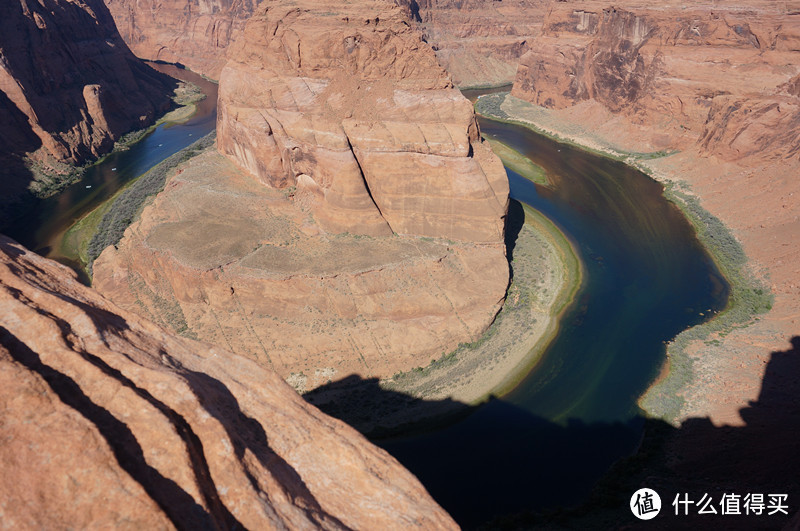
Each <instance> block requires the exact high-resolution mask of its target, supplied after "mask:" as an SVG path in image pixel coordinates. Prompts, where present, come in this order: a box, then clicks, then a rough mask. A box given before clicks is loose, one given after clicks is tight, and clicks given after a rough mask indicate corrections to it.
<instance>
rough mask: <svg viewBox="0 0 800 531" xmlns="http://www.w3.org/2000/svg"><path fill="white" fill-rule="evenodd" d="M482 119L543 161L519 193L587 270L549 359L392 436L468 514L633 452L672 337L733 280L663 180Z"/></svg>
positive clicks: (567, 485) (573, 490)
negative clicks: (409, 434) (499, 393)
mask: <svg viewBox="0 0 800 531" xmlns="http://www.w3.org/2000/svg"><path fill="white" fill-rule="evenodd" d="M481 130H482V131H483V133H485V134H487V135H488V136H491V137H494V138H497V139H498V140H501V141H502V142H504V143H506V144H508V145H510V146H512V147H513V148H515V149H517V150H518V151H520V152H521V153H523V154H525V155H526V156H528V157H529V158H530V159H531V160H533V161H534V162H536V163H537V164H539V165H540V166H542V167H543V168H545V170H546V171H547V173H548V177H549V178H550V179H551V181H552V183H553V184H552V187H548V188H545V187H541V186H538V185H534V184H533V183H531V182H530V181H528V180H526V179H524V178H523V177H521V176H519V175H517V174H515V173H514V172H512V171H508V176H509V181H510V185H511V196H512V197H513V198H514V199H516V200H518V201H520V202H523V203H526V204H528V205H530V206H532V207H534V208H535V209H537V210H539V211H540V212H542V213H544V214H545V215H546V216H547V217H548V218H549V219H551V220H552V221H554V222H555V223H556V224H557V225H558V226H559V227H560V228H561V230H562V231H563V232H564V233H565V234H566V235H567V236H568V237H569V238H570V239H571V240H572V241H573V242H575V246H576V248H577V250H578V252H579V254H580V257H581V260H582V262H583V264H584V272H585V278H584V283H583V285H582V287H581V289H580V291H579V293H578V295H577V298H576V301H575V303H574V304H573V305H572V306H571V307H570V309H568V311H567V313H566V314H565V317H564V319H563V321H562V323H561V329H560V331H559V333H558V335H557V337H556V339H555V340H554V342H553V343H552V344H551V346H550V347H549V348H548V350H547V351H546V353H545V355H544V357H543V358H542V360H541V362H540V363H539V364H538V365H537V366H536V367H535V368H534V370H533V371H532V372H531V373H530V374H529V375H528V376H527V378H525V380H524V381H522V383H520V384H519V386H518V387H517V388H516V389H514V390H513V391H512V392H511V393H510V394H508V395H507V396H504V397H502V398H501V399H496V400H493V401H491V402H489V403H488V404H486V405H484V406H481V407H479V408H478V409H477V410H476V411H475V412H474V413H473V414H471V415H470V416H469V417H467V418H466V419H465V420H462V421H460V422H458V423H456V424H454V425H451V426H449V427H447V428H445V429H442V430H440V431H438V432H434V433H428V434H426V435H424V436H420V437H415V438H411V439H406V440H392V441H385V442H380V441H379V444H381V446H383V447H384V448H385V449H387V450H388V451H389V452H390V453H392V454H393V455H394V456H395V457H397V458H398V459H399V460H400V461H401V462H402V463H403V464H404V465H405V466H406V467H407V468H409V469H410V470H411V471H412V472H413V473H414V474H416V475H417V476H418V477H419V478H420V480H422V482H423V483H424V484H425V486H426V487H427V488H428V490H429V492H430V493H431V494H432V495H433V496H434V498H436V500H437V501H438V502H439V503H441V504H442V506H443V507H444V508H445V509H446V510H447V511H448V512H450V513H451V514H452V515H453V516H454V518H456V520H457V521H458V522H459V523H461V524H462V525H466V526H472V525H475V524H478V523H481V522H485V521H487V520H489V519H491V518H492V517H494V516H497V515H503V514H511V513H518V512H521V511H526V510H537V509H547V508H552V507H557V506H571V505H576V504H579V503H580V502H581V501H582V500H583V499H585V497H586V496H587V495H588V493H589V491H590V489H591V487H592V486H593V485H594V483H595V482H596V481H597V480H598V479H599V478H600V477H601V476H602V475H603V474H604V473H605V472H606V471H607V470H608V468H609V466H610V465H611V464H612V463H613V462H614V461H616V460H617V459H619V458H620V457H623V456H625V455H630V454H631V453H632V452H634V451H635V449H636V447H637V445H638V443H639V441H640V440H641V437H642V429H643V424H644V421H643V417H642V416H641V412H640V410H639V408H638V407H637V399H638V398H639V397H640V396H641V394H642V393H643V392H644V391H645V390H646V389H647V387H648V386H649V384H650V383H651V382H652V381H653V379H654V378H655V377H656V375H657V372H658V370H659V368H660V366H661V364H662V361H663V359H664V356H665V346H664V342H665V341H669V340H670V339H672V338H674V337H675V336H676V335H677V334H678V333H679V332H681V331H682V330H684V329H686V328H688V327H690V326H692V325H695V324H698V323H700V322H702V321H703V320H705V319H707V318H708V317H709V316H710V315H711V314H712V313H713V312H715V311H719V310H721V309H722V308H724V306H725V303H726V301H727V297H728V286H727V283H726V282H725V280H724V278H723V277H722V276H721V275H720V273H719V272H718V270H717V269H716V267H715V266H714V264H713V262H712V261H711V259H710V258H709V256H708V255H707V254H706V252H705V251H704V249H703V248H702V247H701V246H700V244H699V242H698V241H697V239H696V237H695V234H694V231H693V229H692V227H691V226H690V225H689V223H688V222H687V221H686V219H685V218H684V217H683V215H682V214H681V213H680V211H678V209H677V208H676V207H675V206H674V205H672V204H671V203H669V202H668V201H666V199H665V198H664V197H663V195H662V187H661V186H660V185H659V184H658V183H656V182H655V181H653V180H652V179H650V178H648V177H647V176H645V175H644V174H642V173H640V172H638V171H636V170H634V169H632V168H630V167H628V166H625V165H624V164H621V163H618V162H615V161H612V160H609V159H604V158H601V157H598V156H595V155H592V154H589V153H586V152H583V151H580V150H577V149H574V148H571V147H569V146H567V145H563V144H559V143H556V142H554V141H552V140H550V139H548V138H546V137H543V136H541V135H538V134H536V133H533V132H532V131H530V130H528V129H526V128H523V127H519V126H514V125H507V124H503V123H499V122H493V121H490V120H483V119H482V120H481Z"/></svg>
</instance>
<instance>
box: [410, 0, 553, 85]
mask: <svg viewBox="0 0 800 531" xmlns="http://www.w3.org/2000/svg"><path fill="white" fill-rule="evenodd" d="M395 2H396V3H397V4H398V5H401V6H403V7H404V9H406V11H407V13H408V16H409V18H410V19H412V20H414V21H415V22H416V23H417V24H418V27H419V28H420V29H421V30H422V32H423V33H424V36H425V40H426V41H427V42H429V43H430V44H431V45H432V46H433V48H434V50H436V57H437V59H438V60H439V63H440V64H441V65H442V66H443V67H444V68H446V69H447V71H448V72H450V75H452V76H453V81H454V82H455V83H456V84H457V85H458V86H478V85H481V86H484V85H502V84H508V83H511V82H512V81H513V80H514V76H515V74H516V71H517V65H518V63H519V59H520V57H521V56H522V55H523V54H524V53H525V52H526V51H527V50H528V46H529V44H530V43H531V42H532V41H533V39H535V38H536V36H537V35H538V34H539V32H540V30H541V26H542V20H543V19H544V15H545V11H546V9H547V4H548V2H547V1H546V0H504V1H502V2H498V1H496V0H419V1H418V0H395Z"/></svg>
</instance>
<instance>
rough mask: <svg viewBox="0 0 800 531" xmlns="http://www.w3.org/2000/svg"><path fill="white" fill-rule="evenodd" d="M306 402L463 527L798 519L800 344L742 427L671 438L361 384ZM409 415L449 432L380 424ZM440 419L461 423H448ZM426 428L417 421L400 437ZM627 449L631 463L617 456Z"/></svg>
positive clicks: (769, 370) (678, 432)
mask: <svg viewBox="0 0 800 531" xmlns="http://www.w3.org/2000/svg"><path fill="white" fill-rule="evenodd" d="M332 392H333V393H334V394H331V393H332ZM326 396H327V397H328V398H331V400H330V401H327V402H326V400H324V399H323V398H324V397H326ZM305 397H306V399H307V400H308V401H309V402H311V403H313V404H315V405H317V406H318V407H320V409H322V410H323V411H324V412H326V413H328V414H329V415H332V416H335V417H337V418H339V419H341V420H343V421H345V422H347V423H349V424H351V425H353V426H355V427H356V428H357V429H361V430H362V431H366V432H367V433H368V435H369V436H371V437H372V438H373V440H374V442H376V443H377V444H378V445H380V446H382V447H384V448H385V449H387V450H388V451H389V452H390V453H392V454H393V455H394V456H395V457H396V458H397V459H398V460H399V461H400V462H401V463H403V464H404V465H405V466H406V467H407V468H409V469H410V470H411V471H412V472H413V473H414V474H416V475H417V477H419V478H420V479H421V480H422V482H423V483H424V484H425V486H426V488H427V489H428V491H429V492H430V493H431V494H432V495H433V496H434V498H436V500H437V501H438V502H439V503H440V504H442V506H443V507H444V508H445V509H446V510H448V511H449V512H450V513H451V514H452V515H453V517H454V518H456V520H457V521H458V522H459V523H460V524H461V525H462V526H464V527H466V528H478V527H483V528H486V529H529V528H542V527H544V528H576V529H577V528H580V529H587V528H589V529H600V528H603V529H608V528H619V527H625V528H638V527H642V528H644V527H645V526H646V527H648V528H650V529H653V528H656V529H683V528H685V529H694V528H697V527H698V526H702V525H711V526H713V527H714V528H726V529H780V528H782V527H783V526H784V525H786V524H787V523H788V522H789V519H790V516H793V515H794V514H795V513H797V512H798V509H800V336H795V337H794V338H792V340H791V347H790V348H788V349H787V350H785V351H776V352H772V354H771V357H770V360H769V364H768V365H767V367H766V371H765V374H764V378H763V382H762V388H761V392H760V395H759V398H758V400H757V401H755V402H751V403H750V404H749V405H748V406H747V407H745V408H742V409H741V417H742V420H743V421H744V425H743V426H721V427H717V426H714V425H713V424H712V423H711V422H710V421H709V419H707V418H690V419H687V420H686V421H684V422H683V423H682V424H681V425H680V426H679V427H677V428H676V427H673V426H671V425H670V424H667V423H665V422H663V421H660V420H654V419H645V418H642V417H637V418H635V419H633V420H632V421H631V422H629V423H626V424H622V423H611V424H608V423H592V424H587V423H584V422H581V421H579V420H571V421H568V422H567V423H566V425H560V424H555V423H552V422H550V421H548V420H546V419H543V418H539V417H536V416H534V415H532V414H530V413H528V412H527V411H525V410H523V409H521V408H519V407H518V406H516V405H514V404H511V403H508V402H505V401H504V400H502V399H498V398H492V399H490V400H489V402H488V403H486V404H483V405H480V406H468V405H465V404H460V403H458V402H454V401H451V400H444V401H425V400H421V399H417V398H414V397H410V396H408V395H405V394H403V393H398V392H396V391H391V390H385V389H382V388H381V386H380V385H379V384H378V382H377V380H375V379H367V380H362V379H360V378H358V377H357V376H350V377H348V378H345V379H344V380H342V381H339V382H332V383H330V384H328V385H327V386H324V387H323V388H320V389H318V390H316V391H314V392H311V393H307V394H306V395H305ZM407 408H410V412H411V414H410V416H411V418H415V419H424V418H428V417H430V416H431V415H432V416H433V417H434V418H438V420H436V421H435V422H436V423H438V424H439V425H440V426H441V425H448V426H447V427H446V428H444V429H441V430H439V431H429V433H426V434H425V435H424V437H420V436H416V437H414V436H412V437H408V436H407V435H406V434H404V435H403V437H402V438H399V437H394V438H392V437H391V435H392V434H393V433H395V434H396V432H393V431H392V430H391V429H390V426H388V425H382V424H387V423H391V422H392V419H393V418H396V417H394V415H396V414H397V412H402V411H403V410H405V409H407ZM446 414H451V415H456V416H457V417H458V418H460V419H462V420H463V422H459V423H456V424H454V423H452V422H451V419H447V420H444V419H443V418H442V415H446ZM642 426H643V428H644V430H643V433H644V435H643V436H642ZM365 427H368V428H371V429H365ZM430 428H431V425H430V423H428V424H427V425H426V423H425V422H424V421H423V422H422V423H421V424H420V423H417V424H412V425H410V426H409V425H406V426H404V427H403V429H404V430H409V429H410V431H411V432H416V433H419V431H420V430H426V429H427V430H430ZM620 442H622V444H620ZM626 445H627V447H628V448H629V451H628V452H627V455H628V456H627V457H626V456H625V455H620V454H619V452H620V450H619V449H620V447H621V446H622V447H625V446H626ZM636 448H638V451H636V453H635V454H633V455H630V454H631V453H632V451H633V450H634V449H636ZM553 456H557V457H556V458H554V457H553ZM597 478H600V480H599V481H598V480H597ZM640 487H649V488H652V489H655V490H656V491H657V492H658V493H659V494H660V496H661V500H662V509H661V513H660V514H659V515H658V517H656V518H655V519H654V520H651V521H646V522H645V521H639V520H637V519H636V518H634V516H633V514H632V512H631V511H630V509H629V505H628V504H629V503H630V498H631V495H632V494H633V492H634V491H636V490H637V489H638V488H640ZM726 493H727V494H737V495H740V496H741V499H740V500H739V502H740V511H741V513H742V514H741V515H734V514H726V515H723V514H721V513H722V506H721V501H722V495H723V494H726ZM677 494H680V495H681V499H685V498H684V494H686V495H688V499H690V500H693V501H695V502H699V501H700V500H701V499H702V498H703V496H704V495H706V494H707V495H708V496H709V497H710V498H711V499H712V500H713V503H712V506H713V507H714V508H715V509H716V511H717V514H716V515H713V514H711V515H707V514H704V515H699V514H697V512H698V510H699V507H698V506H694V505H693V506H690V508H689V516H684V515H683V514H681V515H680V516H675V508H674V507H673V505H672V503H673V501H674V499H675V496H676V495H677ZM747 494H763V495H764V501H765V505H768V506H769V504H770V503H769V502H770V497H769V495H770V494H786V495H788V500H787V501H786V502H785V503H783V505H788V510H787V512H788V513H789V515H785V514H782V513H780V512H779V513H776V514H773V515H767V513H768V512H770V511H774V507H773V508H769V507H767V508H765V510H764V514H762V515H761V516H753V515H750V516H747V515H745V507H744V497H745V495H747ZM773 505H774V504H773ZM681 510H682V511H683V509H681Z"/></svg>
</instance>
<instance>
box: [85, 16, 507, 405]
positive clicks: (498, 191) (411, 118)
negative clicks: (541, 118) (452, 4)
mask: <svg viewBox="0 0 800 531" xmlns="http://www.w3.org/2000/svg"><path fill="white" fill-rule="evenodd" d="M229 54H230V57H231V59H230V61H229V63H228V65H227V66H226V67H225V69H224V70H223V72H222V76H221V80H220V93H219V114H218V122H217V124H218V125H217V127H218V132H217V138H218V149H219V151H221V152H222V153H224V154H226V155H228V157H230V160H228V159H225V158H224V157H222V156H220V155H218V154H214V153H206V154H205V155H203V156H201V157H198V158H197V159H195V160H192V161H190V162H189V163H188V164H187V165H185V167H183V168H181V169H180V170H179V172H178V173H177V174H176V175H174V176H173V177H172V178H171V179H170V180H169V181H168V183H167V187H166V190H165V191H164V192H162V193H161V194H160V195H159V196H158V197H157V199H156V200H155V201H154V202H153V204H152V205H151V206H150V207H148V208H146V209H145V210H144V211H143V213H142V216H141V220H140V221H139V222H137V223H135V224H134V225H133V226H132V227H131V228H130V229H129V230H128V231H127V232H126V236H125V238H123V240H122V241H121V242H120V244H119V245H118V246H116V248H107V249H106V250H105V251H104V252H103V254H102V255H101V256H100V257H99V258H98V260H97V261H96V262H95V265H94V285H95V286H96V287H97V289H98V290H99V291H100V292H101V293H103V294H105V295H107V296H108V297H110V298H111V299H112V300H114V301H115V302H117V303H118V304H120V305H121V306H123V307H125V308H127V309H130V310H132V311H136V312H139V313H141V314H144V315H147V316H150V317H152V318H153V319H156V320H157V321H159V322H161V323H162V324H164V325H165V326H168V327H171V328H172V329H173V330H175V331H178V332H182V333H185V334H194V335H196V336H197V337H199V338H201V339H204V340H206V341H210V342H213V343H215V344H218V345H224V346H227V347H228V348H230V349H232V350H233V351H235V352H236V353H238V354H241V355H243V356H246V357H250V358H253V359H255V360H257V361H258V362H259V363H261V364H262V365H265V366H268V367H271V368H274V369H275V370H276V371H278V373H279V374H280V375H281V376H283V377H285V378H287V379H289V380H290V381H291V382H292V383H293V385H295V387H296V388H297V389H299V390H307V389H311V388H314V387H317V386H319V385H323V384H325V383H328V382H329V381H331V380H339V379H342V378H344V377H346V376H348V375H350V374H358V375H360V376H363V377H382V378H383V377H390V376H392V375H393V374H395V373H396V372H398V371H408V370H410V369H413V368H415V367H418V366H425V365H427V364H428V363H430V362H431V360H433V359H437V358H439V357H440V356H441V355H442V354H443V353H446V352H449V351H451V350H453V349H454V348H456V347H457V346H458V345H459V343H462V342H470V341H474V340H475V339H477V338H478V337H479V336H480V335H481V334H482V333H483V332H484V331H485V330H486V328H487V327H488V326H489V324H491V322H492V321H493V319H494V316H495V315H496V314H497V312H498V311H499V309H500V307H501V305H502V301H503V299H504V297H505V290H506V288H507V286H508V263H507V261H506V259H505V245H504V218H505V214H506V209H507V205H508V181H507V179H506V176H505V172H504V170H503V168H502V165H501V163H500V161H499V160H498V159H497V158H496V157H495V156H494V155H493V154H492V152H491V150H490V149H489V148H488V146H487V145H486V144H485V143H484V142H483V141H482V140H481V139H480V136H479V134H478V128H477V124H476V122H475V117H474V114H473V112H472V108H471V105H470V103H469V102H468V101H467V100H466V99H465V98H464V97H463V96H461V94H460V93H459V92H458V91H457V90H456V89H455V88H453V86H452V84H451V82H450V79H449V77H448V76H447V74H446V73H445V72H444V71H443V70H442V69H441V67H440V66H439V65H438V64H437V63H436V58H435V56H434V54H433V52H432V50H431V49H430V47H428V46H427V45H426V44H425V43H424V42H422V40H421V38H420V34H419V33H418V32H417V31H416V30H414V29H412V28H411V27H410V26H409V24H408V23H407V22H406V21H405V19H404V15H403V13H402V11H401V10H400V9H399V8H397V7H396V6H393V5H391V4H389V3H387V2H385V1H383V0H364V1H360V2H357V3H348V4H341V3H339V2H332V1H331V2H318V1H311V0H307V1H304V2H293V3H291V4H289V3H285V2H265V3H263V4H262V5H261V7H260V8H259V11H258V13H256V14H255V15H254V16H253V18H251V19H250V20H249V21H248V23H247V26H246V27H245V29H244V31H243V33H242V35H241V37H240V38H239V39H238V40H237V41H236V43H235V44H233V45H232V46H231V47H230V49H229ZM231 161H234V162H235V163H236V164H237V165H238V166H240V168H243V169H244V170H246V172H249V173H251V174H252V175H248V173H246V172H245V171H242V169H237V168H236V166H235V165H234V164H233V163H232V162H231Z"/></svg>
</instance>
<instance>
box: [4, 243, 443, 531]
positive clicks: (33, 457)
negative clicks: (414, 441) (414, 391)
mask: <svg viewBox="0 0 800 531" xmlns="http://www.w3.org/2000/svg"><path fill="white" fill-rule="evenodd" d="M0 389H2V392H0V440H2V441H3V444H2V445H0V513H2V515H3V525H4V526H6V527H9V528H14V529H32V528H37V529H39V528H63V527H69V528H81V529H85V528H119V527H126V528H138V529H172V528H179V529H204V528H215V529H218V528H219V529H233V528H244V529H276V528H290V529H311V528H325V529H392V528H398V529H399V528H407V527H417V528H423V529H453V528H455V527H456V525H455V523H454V522H453V521H452V520H451V519H450V517H449V516H448V515H447V514H446V513H445V512H444V511H443V510H442V509H441V508H439V507H438V506H437V505H436V503H435V502H434V501H433V500H432V499H431V498H430V496H429V495H428V494H427V492H425V489H424V488H423V487H422V485H420V483H419V482H418V481H417V479H416V478H414V477H413V476H412V475H411V474H410V473H409V472H407V471H406V470H405V469H403V468H402V467H401V466H400V464H399V463H397V461H395V460H394V459H393V458H392V457H391V456H389V455H388V454H387V453H386V452H384V451H383V450H380V449H378V448H376V447H374V446H373V445H372V444H370V443H369V442H368V441H367V440H366V439H364V438H363V437H362V436H361V435H359V434H358V433H357V432H355V431H354V430H353V429H352V428H350V427H348V426H346V425H345V424H343V423H342V422H339V421H337V420H334V419H331V418H329V417H327V416H326V415H324V414H322V413H320V412H319V411H318V410H317V409H316V408H314V407H313V406H310V405H308V404H306V403H305V402H304V401H303V400H302V399H301V398H300V397H299V396H298V395H297V394H296V393H295V392H294V391H293V390H292V389H291V388H290V387H289V386H287V385H286V384H285V383H284V382H283V381H281V379H280V378H279V377H278V376H277V375H276V374H275V373H273V372H271V371H269V370H264V369H262V368H261V367H259V366H257V365H256V364H255V363H252V362H250V361H248V360H245V359H244V358H241V357H238V356H234V355H232V354H230V353H229V352H228V351H226V350H224V349H219V348H215V347H211V346H209V345H206V344H201V343H198V342H195V341H191V340H187V339H182V338H178V337H175V336H172V335H170V334H168V333H166V332H165V331H164V330H162V329H161V328H158V327H157V326H155V325H153V324H151V323H149V322H147V321H145V320H143V319H140V318H138V317H136V316H134V315H133V314H130V313H128V312H125V311H123V310H120V309H119V308H117V307H116V306H114V305H113V304H111V303H109V302H108V301H106V300H105V299H103V298H102V297H101V296H99V295H98V294H97V293H95V292H94V291H93V290H91V289H90V288H87V287H85V286H82V285H81V284H79V283H78V282H77V281H76V279H75V275H74V274H73V273H72V272H71V271H69V270H68V269H67V268H65V267H63V266H61V265H59V264H56V263H55V262H51V261H49V260H46V259H43V258H41V257H39V256H37V255H35V254H33V253H30V252H29V251H27V250H26V249H24V248H22V247H21V246H19V245H18V244H16V243H15V242H13V241H11V240H9V239H7V238H5V237H3V236H0Z"/></svg>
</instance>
